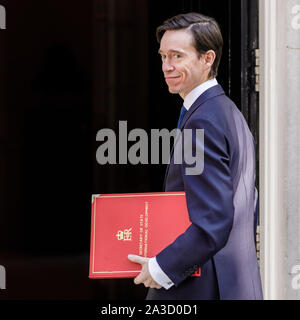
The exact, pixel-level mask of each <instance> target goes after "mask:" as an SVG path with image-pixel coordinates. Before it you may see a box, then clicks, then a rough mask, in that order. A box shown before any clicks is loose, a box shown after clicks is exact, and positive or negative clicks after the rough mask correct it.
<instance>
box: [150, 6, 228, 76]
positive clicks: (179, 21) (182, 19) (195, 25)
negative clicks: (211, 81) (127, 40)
mask: <svg viewBox="0 0 300 320" xmlns="http://www.w3.org/2000/svg"><path fill="white" fill-rule="evenodd" d="M181 29H188V30H190V31H191V32H192V35H193V39H194V47H195V48H196V50H197V52H198V53H199V55H200V56H201V55H202V54H203V53H205V52H207V51H209V50H213V51H214V52H215V54H216V59H215V61H214V64H213V66H212V68H211V71H210V74H209V77H216V76H217V74H218V68H219V64H220V60H221V56H222V49H223V37H222V33H221V30H220V27H219V25H218V23H217V22H216V20H215V19H214V18H210V17H207V16H204V15H202V14H200V13H194V12H190V13H185V14H179V15H177V16H175V17H172V18H170V19H168V20H166V21H164V22H163V24H162V25H161V26H159V27H158V28H157V29H156V38H157V41H158V42H159V43H160V42H161V39H162V37H163V35H164V33H165V32H166V31H168V30H181Z"/></svg>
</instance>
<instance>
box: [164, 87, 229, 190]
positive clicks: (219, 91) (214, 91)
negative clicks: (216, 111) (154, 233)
mask: <svg viewBox="0 0 300 320" xmlns="http://www.w3.org/2000/svg"><path fill="white" fill-rule="evenodd" d="M223 94H225V92H224V90H223V88H222V87H221V86H220V85H219V84H218V85H216V86H214V87H211V88H210V89H208V90H206V91H205V92H204V93H203V94H201V95H200V97H199V98H198V99H197V100H196V101H195V102H194V103H193V105H192V106H191V108H190V109H189V110H188V112H187V113H186V114H185V116H184V117H183V119H182V121H181V124H180V127H179V129H180V130H181V131H182V130H183V128H184V126H185V124H186V122H187V120H188V119H189V118H190V117H191V115H192V114H193V113H194V112H195V111H196V110H197V109H198V108H199V107H200V106H201V105H202V104H203V103H204V102H206V101H207V100H209V99H211V98H214V97H217V96H220V95H223ZM174 146H175V142H174V145H173V147H172V151H171V155H170V163H171V160H172V158H173V153H174ZM169 168H170V164H169V165H168V167H167V170H166V173H165V179H164V186H163V190H165V187H166V181H167V176H168V173H169Z"/></svg>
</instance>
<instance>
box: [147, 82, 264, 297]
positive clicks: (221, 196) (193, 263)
mask: <svg viewBox="0 0 300 320" xmlns="http://www.w3.org/2000/svg"><path fill="white" fill-rule="evenodd" d="M180 129H181V130H183V129H192V130H194V131H195V129H204V170H203V172H202V173H201V174H199V175H187V174H186V171H185V169H186V168H187V167H190V166H188V165H187V164H186V163H185V162H183V164H175V163H174V157H173V155H174V152H173V151H172V155H171V159H170V164H169V166H168V168H167V173H166V178H165V191H166V192H170V191H185V193H186V201H187V208H188V212H189V216H190V220H191V222H192V224H191V226H190V227H189V228H188V229H187V230H186V232H185V233H184V234H182V235H181V236H179V237H178V238H177V239H176V240H175V241H174V242H173V243H172V244H170V245H169V246H168V247H166V248H165V249H164V250H163V251H161V252H160V253H159V254H158V255H157V256H156V259H157V262H158V264H159V265H160V267H161V268H162V270H163V271H164V272H165V273H166V274H167V275H168V277H169V278H170V279H171V280H172V281H173V283H174V284H175V286H173V287H172V288H171V289H169V290H165V289H160V290H158V289H149V292H148V295H147V299H251V300H252V299H262V288H261V279H260V273H259V268H258V263H257V257H256V249H255V240H254V233H253V230H254V228H255V227H254V211H255V207H256V201H257V193H256V189H255V149H254V141H253V137H252V134H251V132H250V130H249V128H248V125H247V123H246V121H245V119H244V117H243V115H242V114H241V112H240V111H239V110H238V108H237V107H236V106H235V104H234V103H233V102H232V101H231V100H230V99H229V98H228V97H227V96H226V95H225V93H224V91H223V89H222V87H221V86H220V85H217V86H215V87H212V88H210V89H208V90H207V91H205V92H204V93H203V94H202V95H201V96H200V97H199V98H198V99H197V100H196V101H195V103H194V104H193V105H192V107H191V108H190V109H189V111H188V112H187V114H186V115H185V116H184V118H183V120H182V122H181V125H180ZM183 136H184V132H183ZM194 136H195V135H194ZM193 144H196V140H195V139H193ZM174 148H176V144H175V147H174ZM181 151H182V152H183V148H182V150H181ZM183 158H184V156H183ZM199 267H201V269H202V274H201V277H190V275H191V274H193V273H194V271H195V270H196V269H198V268H199Z"/></svg>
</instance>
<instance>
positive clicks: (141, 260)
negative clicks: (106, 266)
mask: <svg viewBox="0 0 300 320" xmlns="http://www.w3.org/2000/svg"><path fill="white" fill-rule="evenodd" d="M128 259H129V260H130V261H132V262H134V263H139V264H143V263H144V262H145V261H146V260H147V259H146V258H144V257H140V256H137V255H135V254H129V255H128Z"/></svg>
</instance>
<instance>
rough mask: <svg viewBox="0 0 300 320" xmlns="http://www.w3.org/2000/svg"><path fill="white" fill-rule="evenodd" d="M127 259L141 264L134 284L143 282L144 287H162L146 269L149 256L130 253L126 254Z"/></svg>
mask: <svg viewBox="0 0 300 320" xmlns="http://www.w3.org/2000/svg"><path fill="white" fill-rule="evenodd" d="M128 259H129V260H130V261H132V262H135V263H139V264H140V265H141V266H142V271H141V273H140V274H139V275H138V276H137V277H136V278H135V279H134V283H135V284H141V283H143V284H144V286H145V287H146V288H155V289H161V288H162V286H160V285H159V284H158V283H157V282H155V281H154V280H153V278H152V277H151V274H150V272H149V269H148V261H149V258H144V257H140V256H136V255H132V254H130V255H128Z"/></svg>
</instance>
